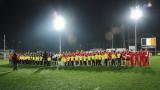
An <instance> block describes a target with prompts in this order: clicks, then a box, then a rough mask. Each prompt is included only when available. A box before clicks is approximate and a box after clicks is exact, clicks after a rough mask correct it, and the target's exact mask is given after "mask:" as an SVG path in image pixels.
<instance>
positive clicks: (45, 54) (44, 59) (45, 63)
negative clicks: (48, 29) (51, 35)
mask: <svg viewBox="0 0 160 90" xmlns="http://www.w3.org/2000/svg"><path fill="white" fill-rule="evenodd" d="M47 57H48V55H47V52H46V51H45V52H44V54H43V65H44V66H45V65H47Z"/></svg>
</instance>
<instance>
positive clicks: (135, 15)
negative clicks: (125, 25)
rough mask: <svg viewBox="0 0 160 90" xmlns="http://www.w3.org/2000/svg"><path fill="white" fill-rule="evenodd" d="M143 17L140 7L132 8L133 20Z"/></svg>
mask: <svg viewBox="0 0 160 90" xmlns="http://www.w3.org/2000/svg"><path fill="white" fill-rule="evenodd" d="M142 15H143V14H142V11H141V9H140V8H139V7H135V8H131V19H133V20H139V19H140V18H141V17H142Z"/></svg>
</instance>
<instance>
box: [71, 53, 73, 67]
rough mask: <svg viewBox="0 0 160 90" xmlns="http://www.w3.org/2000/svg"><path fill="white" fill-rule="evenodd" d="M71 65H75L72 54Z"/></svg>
mask: <svg viewBox="0 0 160 90" xmlns="http://www.w3.org/2000/svg"><path fill="white" fill-rule="evenodd" d="M71 66H74V56H73V55H72V56H71Z"/></svg>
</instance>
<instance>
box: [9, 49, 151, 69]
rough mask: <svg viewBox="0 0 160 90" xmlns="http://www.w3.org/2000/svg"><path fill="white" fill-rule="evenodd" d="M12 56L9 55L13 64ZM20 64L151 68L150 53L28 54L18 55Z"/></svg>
mask: <svg viewBox="0 0 160 90" xmlns="http://www.w3.org/2000/svg"><path fill="white" fill-rule="evenodd" d="M11 58H12V54H11V53H10V54H9V60H10V62H11V60H12V59H11ZM17 60H18V63H19V64H31V65H46V66H56V65H62V66H142V67H146V66H149V52H148V51H138V52H131V51H125V52H115V51H112V52H107V51H99V52H89V51H87V52H84V51H81V52H79V51H76V52H72V53H63V54H52V53H46V52H44V53H27V54H22V53H21V54H20V53H18V54H17Z"/></svg>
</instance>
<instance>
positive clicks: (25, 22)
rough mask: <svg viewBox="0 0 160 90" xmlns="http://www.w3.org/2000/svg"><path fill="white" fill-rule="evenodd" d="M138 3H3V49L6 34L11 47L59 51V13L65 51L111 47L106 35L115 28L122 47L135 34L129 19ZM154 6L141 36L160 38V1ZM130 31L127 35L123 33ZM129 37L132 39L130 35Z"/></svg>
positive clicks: (48, 0)
mask: <svg viewBox="0 0 160 90" xmlns="http://www.w3.org/2000/svg"><path fill="white" fill-rule="evenodd" d="M134 1H135V0H0V40H1V43H0V48H2V47H3V42H2V40H3V34H6V43H7V48H13V49H23V50H27V49H47V50H56V49H57V48H58V33H57V32H56V31H55V30H54V28H53V14H54V11H57V12H58V13H59V14H61V15H62V16H63V17H64V18H65V20H66V27H65V31H64V32H63V33H62V35H63V37H62V47H63V50H74V49H86V48H87V49H89V48H93V47H97V48H98V47H102V48H109V47H110V46H111V44H110V42H111V41H110V40H109V39H106V37H105V35H106V34H107V33H109V32H110V31H111V29H112V28H113V27H118V28H119V29H120V30H121V31H120V33H118V34H116V35H115V41H114V42H115V47H122V46H121V45H122V44H121V43H122V42H121V40H122V39H120V38H121V36H122V37H123V36H124V38H125V40H128V38H127V37H130V38H131V41H132V39H133V38H134V37H132V36H133V35H132V33H134V27H133V26H134V23H133V21H132V20H130V19H129V12H130V7H131V6H132V5H133V2H134ZM151 1H152V4H153V6H152V7H151V8H144V17H143V18H142V19H141V20H140V21H139V24H138V34H145V33H146V34H152V35H155V36H156V37H158V38H159V39H160V0H151ZM122 31H124V32H125V31H126V32H128V34H126V32H125V33H124V34H125V35H123V34H121V32H122ZM128 35H129V36H128Z"/></svg>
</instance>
